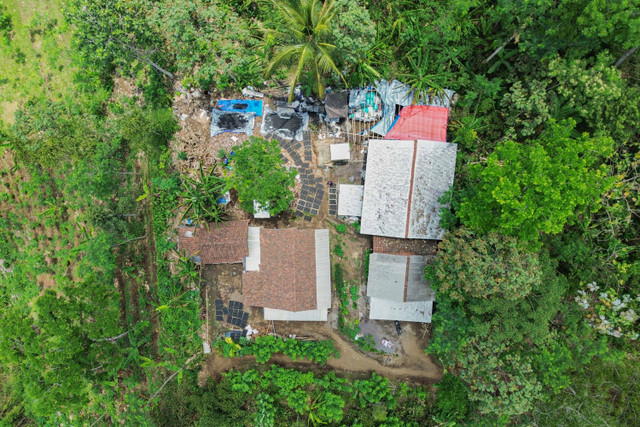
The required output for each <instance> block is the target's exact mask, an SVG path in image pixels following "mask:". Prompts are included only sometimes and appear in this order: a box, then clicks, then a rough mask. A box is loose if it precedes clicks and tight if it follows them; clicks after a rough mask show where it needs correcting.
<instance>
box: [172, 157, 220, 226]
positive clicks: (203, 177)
mask: <svg viewBox="0 0 640 427" xmlns="http://www.w3.org/2000/svg"><path fill="white" fill-rule="evenodd" d="M215 169H216V165H213V167H211V169H210V170H209V172H206V173H205V172H204V169H203V168H202V165H200V168H199V171H198V173H197V179H194V178H191V177H183V178H182V192H181V193H180V197H181V198H182V202H180V204H179V205H178V209H180V208H186V209H185V210H184V212H183V214H182V216H181V217H180V221H182V220H183V219H185V218H187V217H188V216H189V217H193V218H195V219H196V221H198V222H204V223H205V225H207V224H208V223H209V222H214V223H216V224H217V223H219V222H221V221H224V220H225V219H226V213H225V211H224V208H223V207H222V206H220V205H219V204H218V200H219V199H220V197H221V196H222V195H223V194H224V193H225V191H226V190H227V184H226V181H225V179H224V178H222V177H221V176H218V175H215V173H214V172H215ZM207 226H208V225H207Z"/></svg>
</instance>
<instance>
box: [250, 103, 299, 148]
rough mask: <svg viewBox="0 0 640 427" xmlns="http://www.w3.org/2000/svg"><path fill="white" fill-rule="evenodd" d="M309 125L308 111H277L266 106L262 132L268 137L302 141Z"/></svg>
mask: <svg viewBox="0 0 640 427" xmlns="http://www.w3.org/2000/svg"><path fill="white" fill-rule="evenodd" d="M308 125H309V114H308V113H295V112H293V113H291V112H276V111H273V110H272V109H270V108H269V107H264V118H263V119H262V128H261V129H260V133H261V134H262V135H264V136H265V137H267V138H280V139H286V140H293V139H295V140H296V141H302V139H303V135H302V134H303V132H304V131H305V130H307V127H308Z"/></svg>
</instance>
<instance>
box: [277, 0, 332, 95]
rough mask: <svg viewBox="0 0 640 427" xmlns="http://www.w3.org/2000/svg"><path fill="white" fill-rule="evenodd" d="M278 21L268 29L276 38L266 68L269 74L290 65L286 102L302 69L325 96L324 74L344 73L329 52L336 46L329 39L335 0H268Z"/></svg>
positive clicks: (292, 92)
mask: <svg viewBox="0 0 640 427" xmlns="http://www.w3.org/2000/svg"><path fill="white" fill-rule="evenodd" d="M271 4H273V6H274V8H275V11H276V15H277V19H278V21H277V22H279V23H280V25H279V27H278V28H276V29H271V30H267V35H269V36H271V37H272V39H273V40H274V41H275V45H276V51H275V56H274V57H273V58H272V60H271V62H269V65H268V66H267V69H266V70H265V74H266V76H267V77H270V76H271V75H272V74H273V73H274V71H275V70H277V69H279V68H280V67H282V66H286V65H292V66H293V67H292V70H291V77H290V84H291V90H290V91H289V102H291V101H293V94H294V90H295V87H296V83H298V81H300V76H301V75H302V73H303V72H304V71H305V70H310V71H311V73H312V76H313V82H314V87H313V89H314V92H315V93H316V94H317V95H318V96H319V97H320V99H322V98H323V97H324V88H325V86H324V82H323V81H324V77H325V75H326V74H327V73H328V72H330V71H333V72H335V73H336V74H338V75H339V76H340V77H341V78H342V80H343V81H344V77H343V76H342V73H341V72H340V70H338V67H336V63H335V61H334V60H333V57H332V55H333V54H334V52H335V50H336V46H335V45H333V44H331V43H330V40H331V37H332V32H331V25H332V20H333V18H334V17H335V15H336V8H335V7H334V0H326V2H325V3H324V4H323V3H322V2H321V1H320V0H271Z"/></svg>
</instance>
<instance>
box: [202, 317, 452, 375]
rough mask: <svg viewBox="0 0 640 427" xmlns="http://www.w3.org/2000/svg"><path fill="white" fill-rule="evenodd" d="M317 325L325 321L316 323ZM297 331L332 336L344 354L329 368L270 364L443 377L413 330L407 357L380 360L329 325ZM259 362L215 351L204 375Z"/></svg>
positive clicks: (283, 361) (277, 359) (282, 361)
mask: <svg viewBox="0 0 640 427" xmlns="http://www.w3.org/2000/svg"><path fill="white" fill-rule="evenodd" d="M278 323H283V322H278ZM292 325H293V324H292ZM315 325H322V324H319V323H314V326H315ZM294 330H297V331H298V332H300V333H304V334H305V336H308V337H311V338H314V339H332V340H333V341H334V344H335V346H336V348H337V349H338V350H339V351H340V357H339V358H338V359H330V360H328V361H327V364H326V366H325V367H321V366H318V365H317V364H315V363H314V362H311V361H309V360H307V359H304V360H299V361H296V362H293V361H291V359H289V358H288V357H287V356H284V355H275V356H273V357H272V358H271V360H270V361H269V362H267V363H268V364H277V365H280V366H283V367H288V368H296V369H301V368H303V369H304V368H307V369H310V370H313V371H316V372H327V371H334V372H337V373H355V374H367V376H368V374H370V373H371V372H376V373H378V374H380V375H383V376H385V377H389V378H394V379H397V380H404V381H407V380H410V381H416V382H421V383H435V382H438V381H440V379H441V378H442V370H441V368H440V367H439V366H438V365H437V364H436V363H435V362H434V361H433V360H432V358H431V357H429V356H427V355H426V354H425V353H424V350H423V349H422V348H421V347H419V346H418V342H419V341H418V340H416V339H415V337H414V336H411V335H410V331H406V332H405V335H404V338H403V344H404V349H405V354H404V355H403V356H388V355H385V356H381V358H382V360H381V361H379V360H376V359H373V358H371V357H368V356H367V355H365V354H363V353H361V352H360V351H358V350H355V349H354V348H353V347H352V345H351V344H350V343H348V342H347V341H345V340H344V338H343V337H342V336H341V335H340V334H338V333H337V332H335V331H334V330H333V329H331V328H329V327H327V326H326V325H324V326H319V327H317V328H314V329H313V330H310V329H307V327H306V326H305V325H301V326H300V327H295V326H294V327H292V328H291V329H287V331H294ZM255 363H256V362H255V358H254V357H253V356H246V357H242V358H234V359H227V358H224V357H222V356H219V355H215V354H214V355H211V356H210V357H209V358H207V359H206V360H205V362H204V364H203V367H202V371H201V373H200V375H201V377H203V378H206V377H208V376H212V377H214V378H215V377H219V375H220V373H222V372H226V371H228V370H229V369H245V368H249V367H251V366H252V365H255Z"/></svg>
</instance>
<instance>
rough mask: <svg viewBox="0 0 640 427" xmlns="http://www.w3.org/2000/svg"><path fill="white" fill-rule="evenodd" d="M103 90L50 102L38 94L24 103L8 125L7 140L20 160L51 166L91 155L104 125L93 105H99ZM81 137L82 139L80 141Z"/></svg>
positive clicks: (99, 139)
mask: <svg viewBox="0 0 640 427" xmlns="http://www.w3.org/2000/svg"><path fill="white" fill-rule="evenodd" d="M106 96H107V94H106V93H104V92H98V93H97V94H92V95H87V96H86V97H84V96H83V95H82V94H80V95H79V98H80V99H79V100H78V99H71V98H66V99H64V100H62V101H57V102H51V101H49V100H47V99H44V98H39V99H36V100H33V101H29V102H27V103H26V105H25V107H24V110H20V111H19V112H18V113H17V114H16V122H15V124H14V125H13V126H12V127H11V128H10V129H9V141H8V142H9V144H10V146H11V148H12V149H13V150H14V152H15V153H16V154H17V157H18V159H19V160H20V161H22V162H25V163H26V164H29V165H32V166H35V165H41V166H43V167H53V166H56V165H60V164H61V163H64V162H68V161H74V160H78V159H82V158H84V157H87V156H89V155H91V154H92V153H93V152H94V150H95V149H96V146H97V145H98V144H100V142H101V140H102V139H103V138H102V133H103V132H104V129H102V127H101V122H100V121H99V120H98V118H97V117H96V114H97V113H98V111H95V110H94V109H93V108H92V107H93V105H92V103H93V104H94V105H100V106H102V105H103V103H104V102H105V100H106V99H105V97H106ZM79 141H81V143H79Z"/></svg>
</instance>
